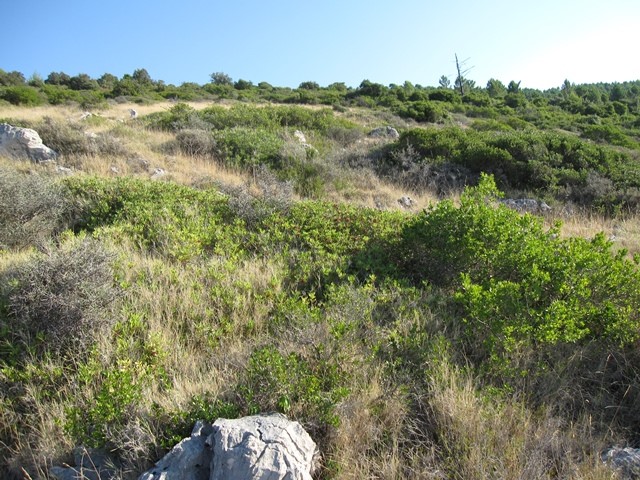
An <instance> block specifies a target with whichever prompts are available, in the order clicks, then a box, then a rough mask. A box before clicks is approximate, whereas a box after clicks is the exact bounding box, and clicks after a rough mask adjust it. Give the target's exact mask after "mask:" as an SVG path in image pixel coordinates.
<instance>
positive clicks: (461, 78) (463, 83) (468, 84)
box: [453, 53, 476, 96]
mask: <svg viewBox="0 0 640 480" xmlns="http://www.w3.org/2000/svg"><path fill="white" fill-rule="evenodd" d="M455 57H456V70H457V72H458V76H457V77H456V81H455V82H454V83H453V86H454V88H455V89H456V90H458V91H459V92H460V95H462V96H464V94H465V92H467V91H468V90H471V89H472V88H474V87H475V84H476V82H474V81H473V80H468V79H467V78H466V77H465V75H466V74H467V73H468V72H469V70H471V68H473V67H470V68H464V64H465V63H466V62H467V60H465V61H463V62H460V61H459V60H458V54H457V53H456V55H455ZM463 68H464V70H463Z"/></svg>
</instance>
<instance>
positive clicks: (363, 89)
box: [356, 80, 386, 97]
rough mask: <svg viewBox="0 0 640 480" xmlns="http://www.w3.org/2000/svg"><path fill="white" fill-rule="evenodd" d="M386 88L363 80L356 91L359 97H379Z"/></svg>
mask: <svg viewBox="0 0 640 480" xmlns="http://www.w3.org/2000/svg"><path fill="white" fill-rule="evenodd" d="M385 90H386V87H385V86H384V85H382V84H380V83H373V82H370V81H369V80H363V81H362V83H360V86H359V87H358V90H357V91H356V92H357V93H358V94H359V95H365V96H367V97H379V96H381V95H382V94H383V93H384V91H385Z"/></svg>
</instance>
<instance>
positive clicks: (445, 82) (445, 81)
mask: <svg viewBox="0 0 640 480" xmlns="http://www.w3.org/2000/svg"><path fill="white" fill-rule="evenodd" d="M438 85H440V88H451V80H449V78H448V77H447V76H446V75H442V76H441V77H440V80H438Z"/></svg>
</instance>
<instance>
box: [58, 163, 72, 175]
mask: <svg viewBox="0 0 640 480" xmlns="http://www.w3.org/2000/svg"><path fill="white" fill-rule="evenodd" d="M56 173H58V174H60V175H72V174H73V170H71V169H70V168H68V167H63V166H62V165H58V166H56Z"/></svg>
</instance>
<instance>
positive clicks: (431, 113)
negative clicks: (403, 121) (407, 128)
mask: <svg viewBox="0 0 640 480" xmlns="http://www.w3.org/2000/svg"><path fill="white" fill-rule="evenodd" d="M394 112H395V113H396V114H397V115H399V116H401V117H403V118H412V119H414V120H415V121H417V122H431V123H439V122H442V121H443V120H444V119H445V118H446V117H447V111H446V109H445V108H444V107H443V106H442V104H440V103H439V102H430V101H425V100H422V101H417V102H406V103H402V104H400V105H398V107H397V108H395V109H394Z"/></svg>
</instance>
